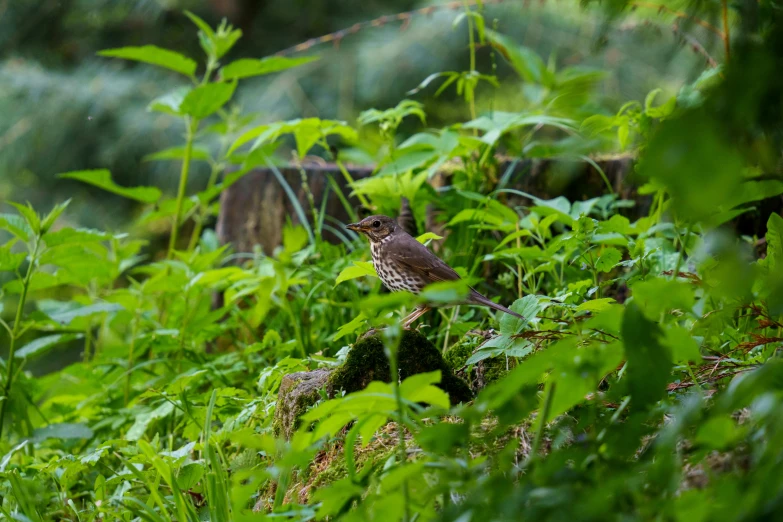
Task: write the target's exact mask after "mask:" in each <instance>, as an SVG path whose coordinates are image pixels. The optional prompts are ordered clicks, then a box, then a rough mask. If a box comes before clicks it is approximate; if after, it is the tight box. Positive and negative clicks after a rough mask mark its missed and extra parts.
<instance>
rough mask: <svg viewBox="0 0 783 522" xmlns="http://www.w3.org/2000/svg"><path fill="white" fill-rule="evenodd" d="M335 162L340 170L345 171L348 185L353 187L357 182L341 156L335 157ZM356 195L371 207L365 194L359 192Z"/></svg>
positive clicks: (344, 174)
mask: <svg viewBox="0 0 783 522" xmlns="http://www.w3.org/2000/svg"><path fill="white" fill-rule="evenodd" d="M334 162H335V164H336V165H337V167H338V168H339V169H340V172H342V173H343V177H344V178H345V181H346V182H348V185H349V186H351V187H353V185H354V183H355V182H354V180H353V178H352V177H351V174H350V173H349V172H348V169H346V168H345V165H343V162H342V161H341V160H340V159H339V158H335V159H334ZM356 197H357V198H359V201H360V202H361V204H362V206H363V207H364V208H371V207H370V202H369V201H368V200H367V198H366V197H364V194H362V193H358V192H357V193H356Z"/></svg>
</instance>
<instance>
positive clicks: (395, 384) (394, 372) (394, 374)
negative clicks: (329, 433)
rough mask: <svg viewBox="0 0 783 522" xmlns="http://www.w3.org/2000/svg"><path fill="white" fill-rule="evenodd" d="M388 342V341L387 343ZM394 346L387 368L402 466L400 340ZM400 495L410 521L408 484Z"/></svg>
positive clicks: (406, 458)
mask: <svg viewBox="0 0 783 522" xmlns="http://www.w3.org/2000/svg"><path fill="white" fill-rule="evenodd" d="M387 342H388V341H387ZM392 342H393V343H395V344H396V346H395V347H394V350H390V351H389V366H390V367H391V385H392V390H393V391H394V399H395V400H396V401H397V433H398V435H399V437H398V439H397V445H398V446H397V451H398V452H399V456H398V458H399V461H400V465H402V464H404V463H405V462H406V461H407V460H408V454H407V452H406V451H405V410H404V407H403V402H402V391H401V390H400V383H399V372H398V369H397V353H398V351H399V344H400V339H394V340H393V341H392ZM402 494H403V499H404V502H405V512H404V513H405V514H404V518H403V520H404V521H405V522H408V521H409V520H410V512H409V507H408V503H409V499H408V482H407V481H405V482H403V484H402Z"/></svg>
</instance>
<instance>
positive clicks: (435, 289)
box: [419, 279, 470, 304]
mask: <svg viewBox="0 0 783 522" xmlns="http://www.w3.org/2000/svg"><path fill="white" fill-rule="evenodd" d="M469 291H470V288H469V287H468V283H467V282H466V281H465V280H464V279H459V280H457V281H441V282H437V283H432V284H429V285H427V287H426V288H424V290H422V291H421V293H420V295H419V297H420V298H421V299H422V301H423V302H426V303H431V304H434V303H460V302H464V300H465V298H466V297H467V296H468V292H469Z"/></svg>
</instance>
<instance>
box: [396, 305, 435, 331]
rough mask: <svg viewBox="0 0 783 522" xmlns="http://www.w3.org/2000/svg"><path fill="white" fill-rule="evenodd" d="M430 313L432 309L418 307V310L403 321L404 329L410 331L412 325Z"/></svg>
mask: <svg viewBox="0 0 783 522" xmlns="http://www.w3.org/2000/svg"><path fill="white" fill-rule="evenodd" d="M429 311H430V308H429V307H428V306H418V307H416V309H415V310H414V311H413V312H411V313H410V315H408V317H406V318H405V319H403V320H402V327H403V328H405V329H406V330H408V329H409V327H410V325H411V324H412V323H413V322H414V321H415V320H416V319H418V318H419V317H421V316H422V315H424V314H426V313H427V312H429Z"/></svg>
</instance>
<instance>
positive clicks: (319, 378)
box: [272, 369, 331, 439]
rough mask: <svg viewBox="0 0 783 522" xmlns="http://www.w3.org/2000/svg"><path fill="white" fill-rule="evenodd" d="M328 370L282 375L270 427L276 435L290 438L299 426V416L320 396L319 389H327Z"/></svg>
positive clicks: (329, 372)
mask: <svg viewBox="0 0 783 522" xmlns="http://www.w3.org/2000/svg"><path fill="white" fill-rule="evenodd" d="M330 374H331V371H330V370H325V369H319V370H313V371H311V372H297V373H291V374H288V375H286V376H285V377H283V380H282V382H281V383H280V391H278V393H277V405H276V407H275V417H274V419H273V420H272V429H273V430H274V433H275V435H276V436H278V437H280V436H284V437H285V438H286V439H290V438H291V435H293V433H294V431H296V429H297V428H298V427H299V424H300V420H299V419H300V417H301V416H302V414H303V413H304V412H306V411H307V409H308V408H309V407H310V406H312V405H313V404H315V403H316V402H318V400H319V399H320V398H321V390H322V389H323V388H325V387H326V388H327V389H328V384H327V382H328V379H329V375H330Z"/></svg>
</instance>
